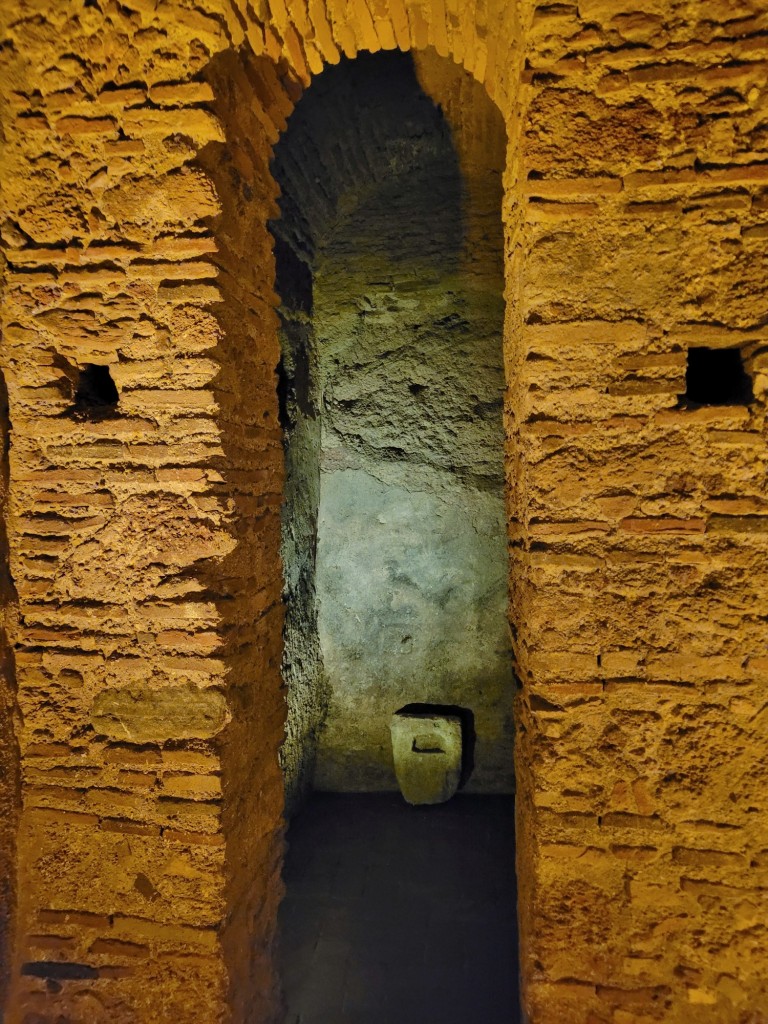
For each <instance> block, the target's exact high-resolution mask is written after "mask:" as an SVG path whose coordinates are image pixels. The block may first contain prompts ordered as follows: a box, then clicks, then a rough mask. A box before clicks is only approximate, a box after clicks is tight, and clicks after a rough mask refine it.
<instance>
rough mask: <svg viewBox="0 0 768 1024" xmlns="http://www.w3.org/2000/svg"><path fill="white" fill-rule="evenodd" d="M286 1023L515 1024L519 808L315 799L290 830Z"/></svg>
mask: <svg viewBox="0 0 768 1024" xmlns="http://www.w3.org/2000/svg"><path fill="white" fill-rule="evenodd" d="M288 842H289V850H288V855H287V858H286V864H285V881H286V888H287V894H286V898H285V900H284V902H283V905H282V908H281V912H280V925H281V935H282V948H281V962H282V977H283V984H284V989H285V996H286V1001H287V1004H288V1014H287V1017H286V1022H287V1024H515V1022H517V1021H518V1019H519V1018H518V1009H517V929H516V921H515V906H516V904H515V878H514V828H513V801H512V799H511V798H509V797H491V796H487V797H471V796H462V795H459V796H456V797H454V799H453V800H451V801H450V802H448V803H446V804H442V805H440V806H437V807H409V806H408V805H407V804H406V803H405V802H404V801H403V799H402V797H400V796H399V795H394V794H392V795H390V794H382V795H379V794H376V795H366V796H347V795H341V794H338V795H337V794H332V795H331V794H323V795H318V796H315V797H313V799H312V800H311V801H310V802H309V804H308V805H307V806H306V807H305V808H304V809H303V810H302V811H301V813H300V814H299V815H298V816H297V817H296V818H295V819H294V821H293V823H292V825H291V828H290V830H289V833H288Z"/></svg>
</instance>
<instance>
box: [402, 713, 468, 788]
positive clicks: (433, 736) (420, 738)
mask: <svg viewBox="0 0 768 1024" xmlns="http://www.w3.org/2000/svg"><path fill="white" fill-rule="evenodd" d="M390 731H391V733H392V754H393V756H394V761H395V775H396V776H397V783H398V785H399V786H400V792H401V793H402V794H403V796H404V797H405V799H406V800H407V801H408V803H409V804H440V803H444V802H445V801H446V800H450V798H451V797H452V796H453V794H454V793H455V792H456V789H457V788H458V785H459V780H460V778H461V719H460V718H459V717H458V715H436V714H433V713H431V712H406V713H401V712H398V713H397V714H394V715H393V716H392V722H391V724H390Z"/></svg>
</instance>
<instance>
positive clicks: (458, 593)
mask: <svg viewBox="0 0 768 1024" xmlns="http://www.w3.org/2000/svg"><path fill="white" fill-rule="evenodd" d="M433 146H434V147H435V148H436V152H435V154H434V156H432V155H430V156H429V158H428V159H424V160H423V162H421V164H420V165H419V166H417V167H416V168H415V169H414V170H413V171H411V173H410V175H409V177H408V178H407V179H405V180H403V179H396V180H395V181H394V182H392V183H390V184H388V185H387V186H382V188H381V189H380V190H379V192H378V194H377V195H376V196H375V198H372V199H371V200H369V201H368V202H366V203H365V204H363V205H361V206H360V207H359V208H358V209H356V210H355V211H354V214H352V215H350V216H349V217H348V218H347V219H346V220H345V221H344V222H343V223H342V224H340V225H339V226H338V227H337V229H336V232H335V233H334V235H333V237H332V239H331V241H330V242H329V243H328V244H327V246H326V247H324V248H323V251H322V253H321V254H320V257H319V258H318V263H317V277H316V286H315V332H316V336H317V348H318V352H319V354H320V360H319V375H320V391H321V394H322V405H323V417H322V451H321V455H320V458H321V462H322V474H321V489H320V513H319V528H318V566H317V587H318V601H319V615H318V626H319V632H320V645H321V650H322V654H323V664H324V668H325V672H326V674H327V677H328V682H329V687H330V691H331V695H330V706H329V711H328V715H327V718H326V721H325V725H324V728H323V731H322V733H321V738H320V747H319V752H318V763H317V774H316V784H317V785H318V786H319V787H320V788H326V789H342V790H357V789H391V788H392V787H393V786H394V785H395V783H394V769H393V765H392V758H391V746H390V741H389V719H390V716H391V715H392V713H393V712H394V711H396V710H397V709H398V708H399V707H402V706H403V705H405V704H408V703H411V702H413V701H422V702H429V703H436V704H441V703H442V704H455V705H459V706H461V707H464V708H467V709H469V710H471V712H472V713H473V715H474V725H475V730H476V734H477V743H476V747H475V752H474V753H475V756H474V764H475V767H474V772H473V774H472V777H471V779H470V783H469V786H470V788H473V789H477V790H481V791H489V790H490V791H503V790H505V789H506V790H509V789H510V788H511V784H512V736H511V733H512V729H511V715H510V708H511V702H512V693H513V677H512V666H511V659H510V652H509V640H508V635H507V626H506V604H507V596H506V586H507V584H506V575H507V570H506V536H505V532H506V531H505V523H504V502H503V491H502V453H503V431H502V423H501V399H502V393H503V388H504V377H503V367H502V362H501V337H500V335H501V324H502V322H503V300H502V295H501V280H500V278H501V274H500V269H501V267H500V262H501V261H500V255H501V254H500V251H498V250H497V253H496V268H497V273H496V274H495V275H494V273H493V269H494V268H493V265H492V261H493V252H492V246H486V249H490V250H491V251H490V252H487V253H486V255H487V258H488V260H489V262H490V263H491V266H490V267H489V266H487V265H486V266H483V267H482V271H483V272H478V273H476V274H474V275H473V274H472V273H470V272H467V270H466V268H465V267H463V266H462V252H463V243H464V238H463V225H462V219H463V218H464V217H466V212H467V211H466V210H465V208H464V199H463V196H462V192H463V191H464V189H463V188H462V182H461V180H460V176H459V170H458V166H457V161H456V157H455V155H454V150H453V146H452V143H451V140H450V135H449V134H448V133H447V131H445V130H443V131H442V132H441V133H440V134H436V137H435V140H434V141H433ZM496 181H497V182H498V176H497V178H496ZM497 195H498V193H497ZM499 198H500V197H499ZM496 237H497V238H498V239H499V242H500V221H499V220H497V225H496Z"/></svg>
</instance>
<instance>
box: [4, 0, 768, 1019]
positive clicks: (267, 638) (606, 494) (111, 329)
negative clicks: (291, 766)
mask: <svg viewBox="0 0 768 1024" xmlns="http://www.w3.org/2000/svg"><path fill="white" fill-rule="evenodd" d="M0 32H1V33H2V54H3V57H2V67H0V89H1V90H2V96H3V100H4V102H3V108H2V118H3V131H4V135H5V138H6V145H5V149H4V154H3V161H4V166H3V200H2V202H3V225H2V245H3V254H4V259H5V262H4V264H3V268H2V274H3V295H2V317H3V348H2V361H3V369H4V372H5V374H6V380H7V384H8V392H9V403H10V409H11V416H10V419H11V423H12V424H13V439H12V449H11V460H10V488H11V494H12V508H13V513H12V515H11V516H10V518H9V521H8V536H9V550H10V556H11V557H10V561H11V571H12V576H13V581H14V584H15V587H16V590H17V593H18V598H19V604H20V615H19V619H18V621H17V622H16V621H14V622H13V624H12V627H11V636H10V639H11V642H12V644H13V645H14V648H15V650H16V676H17V686H18V701H19V705H20V708H21V711H22V722H21V725H20V727H19V729H18V730H17V740H18V742H19V748H20V755H21V764H22V773H23V778H22V783H23V788H22V799H23V806H22V809H21V817H20V828H19V832H18V860H19V871H18V879H19V897H18V915H17V927H16V933H15V939H14V951H13V955H12V957H11V993H10V996H9V999H8V1001H7V1011H6V1017H7V1019H8V1020H9V1021H11V1022H12V1024H18V1022H21V1021H24V1020H25V1019H26V1021H30V1020H36V1021H40V1022H43V1021H44V1022H45V1024H50V1022H52V1021H57V1020H61V1019H62V1018H63V1019H68V1020H70V1021H73V1022H77V1024H101V1022H106V1021H110V1022H118V1024H122V1022H126V1024H128V1022H130V1024H135V1022H136V1021H147V1022H150V1021H152V1022H155V1021H157V1020H158V1019H160V1020H163V1019H165V1020H171V1019H173V1020H176V1021H184V1020H201V1019H210V1020H218V1019H222V1018H224V1019H226V1015H227V1014H228V1013H230V1014H231V1016H232V1018H233V1019H235V1020H246V1019H248V1016H247V1015H248V1014H250V1016H251V1017H252V1018H254V1019H259V1020H264V1021H268V1020H273V1019H279V1010H278V1004H277V995H276V991H275V986H274V979H273V978H272V976H271V974H270V967H269V964H270V957H269V953H270V943H271V935H272V931H273V928H274V908H275V905H276V901H277V899H278V898H279V860H280V851H281V843H282V835H281V814H282V797H281V794H280V793H279V788H278V787H279V775H278V772H277V750H278V747H279V745H280V742H281V740H282V736H283V727H284V726H283V723H284V710H283V709H282V706H281V705H282V694H281V690H280V685H281V684H280V673H279V667H280V665H279V661H280V636H281V630H282V615H281V613H280V610H279V604H280V602H279V597H280V588H281V582H280V566H279V560H278V557H277V552H278V545H279V506H280V501H281V491H282V486H281V472H280V462H281V436H282V434H281V429H280V424H279V422H278V418H277V414H278V409H277V402H276V398H275V393H274V392H275V386H274V385H275V381H274V367H275V366H276V364H277V361H278V356H279V349H278V340H277V333H278V320H277V316H276V315H275V312H274V310H275V307H276V305H277V302H278V299H277V297H276V296H275V295H274V293H273V289H272V283H273V280H274V264H273V259H272V255H271V247H272V241H271V239H270V238H269V237H268V233H267V230H266V227H265V225H266V223H267V221H269V220H271V219H274V218H275V217H277V215H278V213H279V210H278V208H277V205H276V201H275V196H276V189H275V187H274V182H273V181H272V178H271V175H270V172H269V167H268V164H269V158H270V153H271V150H272V147H273V146H274V145H275V143H276V142H277V139H278V137H279V135H280V133H281V132H282V131H284V130H285V128H286V124H287V117H288V116H289V115H290V113H291V111H292V110H293V108H294V106H295V104H296V102H297V101H298V99H299V97H300V95H301V94H302V91H303V90H304V88H305V87H306V86H307V85H308V84H309V81H310V78H311V76H316V75H319V72H320V71H321V69H322V67H323V66H324V64H326V63H333V62H335V61H336V60H337V59H338V58H339V55H340V54H341V53H344V54H346V55H347V56H354V55H355V54H356V53H357V52H358V51H359V50H378V49H381V48H384V49H392V48H394V47H396V46H398V47H400V48H402V49H403V50H409V49H414V50H416V51H421V50H423V49H424V48H425V47H426V46H428V45H433V46H434V47H435V48H436V49H437V51H438V52H439V53H441V54H444V55H450V56H451V57H452V58H453V59H454V60H455V61H456V62H457V63H458V64H461V65H463V66H464V67H465V68H466V69H467V70H468V71H470V72H471V73H472V74H473V75H474V76H475V77H476V79H477V80H478V81H479V82H480V83H482V84H483V86H484V88H486V90H487V92H488V94H489V95H490V97H491V98H492V99H493V101H494V102H495V103H496V104H497V105H498V107H499V109H500V110H501V111H502V113H503V115H504V117H505V120H506V124H507V133H508V137H509V159H508V162H507V168H506V172H505V179H504V186H505V187H504V204H503V219H504V223H505V226H506V239H505V282H506V287H505V298H506V300H507V301H506V313H505V317H506V321H505V333H504V354H505V363H506V371H507V374H506V376H507V394H506V396H505V416H506V426H507V457H506V461H505V467H506V472H507V486H508V494H509V538H510V545H511V551H512V558H511V566H510V571H511V576H510V579H511V595H512V601H511V612H510V627H511V629H512V632H513V649H514V657H515V661H516V665H517V669H518V674H519V678H520V681H521V685H522V689H521V693H520V695H519V698H518V701H517V707H516V722H517V725H518V731H517V742H516V755H515V756H516V781H517V791H518V801H517V807H518V827H517V837H518V864H517V867H518V881H519V888H520V905H519V916H520V934H521V943H522V956H521V965H520V967H521V976H522V983H523V1001H524V1004H525V1007H526V1010H527V1012H528V1015H529V1018H530V1019H531V1020H533V1021H534V1022H535V1024H549V1022H553V1024H555V1022H559V1021H562V1020H573V1021H578V1022H584V1024H596V1022H597V1024H620V1022H622V1024H623V1022H630V1021H632V1022H633V1024H634V1022H637V1021H642V1022H643V1024H648V1022H649V1021H664V1022H665V1024H677V1022H680V1024H683V1022H685V1024H687V1022H688V1021H690V1020H691V1019H695V1020H696V1021H697V1024H699V1022H700V1024H745V1022H747V1021H750V1022H751V1021H755V1020H759V1018H760V1015H761V1014H762V1013H763V1012H764V1010H763V1008H764V1006H765V1005H766V991H767V990H768V964H766V958H765V954H764V950H765V948H766V941H765V927H766V926H765V914H764V912H763V907H764V900H765V890H766V884H767V883H766V870H767V868H766V860H765V850H766V848H767V847H768V840H767V839H766V829H765V821H766V813H765V812H766V808H765V799H766V796H765V794H766V792H767V789H766V785H765V765H766V759H765V750H766V746H767V745H768V740H767V737H766V732H767V728H766V718H765V700H764V689H765V682H766V671H767V667H766V664H765V654H764V646H765V594H766V585H767V583H768V581H766V579H765V565H766V557H765V556H766V549H767V548H768V531H767V530H766V528H765V526H766V518H767V517H766V514H765V510H766V507H767V504H766V490H765V472H764V463H765V451H766V437H765V425H764V409H765V389H766V381H767V380H768V374H766V355H765V351H766V342H767V341H768V338H766V330H765V323H766V321H768V317H767V316H766V310H765V299H764V287H763V282H764V280H765V272H766V259H767V257H766V246H767V243H766V211H768V191H767V190H768V172H767V171H766V152H768V149H767V146H768V143H767V142H766V130H765V123H766V70H765V69H766V52H767V50H766V37H767V36H768V23H767V21H766V12H765V10H764V5H763V4H762V3H759V2H758V0H727V2H726V0H713V2H712V3H708V4H706V5H701V4H697V3H692V2H688V0H649V2H648V3H644V4H643V5H642V7H641V8H640V9H638V5H637V4H636V3H629V2H628V0H581V2H580V3H579V4H578V5H575V4H570V3H564V4H557V5H534V4H533V3H529V2H527V0H521V2H519V3H504V4H496V3H489V4H485V5H480V4H474V3H462V2H459V0H445V2H444V3H443V2H440V3H437V2H435V3H420V2H416V0H383V2H381V3H379V2H378V0H376V2H375V3H374V2H371V3H370V4H369V3H360V2H358V0H350V2H346V0H328V2H327V3H319V2H318V3H315V2H314V0H312V2H311V3H309V4H308V5H306V6H304V5H303V4H294V3H293V2H291V3H290V4H289V5H287V6H283V5H275V6H274V8H272V7H271V6H270V7H267V5H263V6H260V7H259V8H258V10H257V9H256V8H255V7H254V6H253V5H249V4H245V3H243V2H241V0H201V2H198V3H195V4H192V3H186V2H184V0H166V2H163V3H160V4H156V3H154V2H153V3H147V2H145V0H130V2H128V3H123V4H117V3H113V2H112V0H99V3H92V2H90V0H89V3H87V4H82V3H79V2H78V3H75V2H74V0H72V2H70V0H65V2H62V3H56V4H53V3H45V2H36V3H32V2H31V0H29V2H28V0H16V2H14V3H13V4H5V5H3V7H2V10H0ZM224 54H228V55H229V56H228V58H227V60H228V61H229V65H228V67H227V69H226V70H227V74H226V75H224V76H222V77H221V78H216V77H215V76H214V77H213V78H212V80H211V81H210V82H209V81H208V80H207V79H206V72H205V69H206V68H209V67H210V66H211V64H212V62H213V61H214V60H215V59H216V57H217V55H224ZM225 63H226V62H225ZM217 111H218V115H217V113H216V112H217ZM227 111H229V114H227ZM246 112H247V113H248V119H247V120H246V119H245V114H246ZM241 119H243V120H242V122H241ZM241 123H242V124H243V125H247V129H246V130H241V128H240V124H241ZM211 144H215V145H218V146H220V147H222V148H221V149H219V150H217V151H216V154H209V155H210V156H212V157H215V159H214V165H213V166H211V164H210V163H209V164H208V165H207V166H208V170H206V169H205V168H204V167H200V166H199V164H198V162H197V161H198V157H199V155H200V154H201V152H202V151H204V150H205V148H206V146H209V145H211ZM203 163H204V164H205V161H203ZM212 176H213V178H216V180H217V186H216V189H217V190H218V192H219V193H220V194H219V195H217V193H216V190H215V189H214V187H213V186H212V184H211V182H212ZM224 206H228V207H229V215H228V219H227V216H226V214H225V211H224ZM220 217H224V221H226V223H227V230H223V229H222V223H223V222H222V221H220V220H219V218H220ZM240 223H243V225H244V226H246V227H247V226H248V225H252V226H253V232H255V237H256V239H257V241H258V245H257V246H256V254H255V257H254V258H252V259H250V260H243V259H242V258H240V256H241V254H242V253H243V252H245V251H246V250H247V251H250V252H251V253H253V252H254V249H253V248H252V245H253V243H252V241H247V239H246V238H245V237H243V236H242V235H238V224H240ZM217 232H218V235H217ZM249 247H251V248H249ZM226 294H229V295H233V294H234V295H235V296H236V297H237V298H238V300H239V302H240V305H239V306H238V307H237V308H238V316H237V318H236V319H235V320H234V321H233V320H232V319H230V321H229V322H227V321H226V320H225V321H224V323H223V324H222V323H220V322H219V320H218V319H217V317H216V315H215V313H216V308H217V305H218V304H219V303H220V301H221V298H222V296H223V295H226ZM230 335H231V336H232V342H231V344H230ZM238 339H239V340H238ZM702 345H708V346H722V347H738V348H740V349H741V350H742V351H743V354H744V360H745V363H746V364H747V366H748V368H749V371H750V374H751V377H752V383H753V389H754V395H755V400H754V402H753V403H752V404H751V405H749V406H744V405H740V406H733V405H732V406H721V407H703V408H700V409H692V408H686V407H684V406H681V405H680V403H679V402H678V395H679V394H681V393H683V392H684V390H685V380H684V378H685V362H686V356H687V349H688V348H689V347H699V346H702ZM238 350H239V351H240V357H241V358H243V357H245V356H246V354H247V353H249V352H252V353H255V357H254V363H253V364H252V365H251V366H250V369H249V371H248V373H247V374H246V375H245V377H244V378H243V379H242V380H240V378H239V377H238V375H237V374H236V373H233V372H232V369H231V368H232V365H233V355H234V353H235V352H237V351H238ZM257 357H258V358H257ZM62 359H63V360H65V363H62V361H61V360H62ZM88 363H91V364H96V365H109V366H110V368H111V370H112V372H113V375H114V377H115V380H116V383H117V386H118V389H119V391H120V407H121V414H120V415H119V416H117V417H113V418H105V419H101V420H83V421H77V420H75V419H72V418H66V417H63V416H62V415H61V414H62V413H64V412H66V410H67V409H69V408H70V406H71V402H72V396H71V391H70V390H69V387H70V384H68V381H69V377H68V372H69V373H71V372H72V367H73V366H75V367H80V366H84V365H85V364H88ZM235 365H236V364H235ZM67 368H68V372H67ZM225 368H228V370H226V371H225ZM221 372H223V373H224V376H223V378H222V381H221V386H220V385H219V383H218V380H219V378H218V375H219V373H221ZM227 373H228V374H229V376H227ZM70 383H71V382H70ZM239 389H241V390H239ZM249 390H250V391H252V393H253V398H252V399H251V404H250V405H248V403H247V402H242V401H241V399H245V397H246V395H247V393H248V391H249ZM246 409H248V414H247V415H246V413H245V410H246ZM225 449H226V450H225ZM238 451H239V452H240V453H241V454H242V456H243V462H242V463H237V462H236V460H235V459H234V456H235V454H236V453H237V452H238ZM246 463H249V465H246ZM228 466H230V467H234V466H236V468H235V469H234V470H233V471H232V472H230V473H229V474H227V473H226V472H225V471H226V470H227V467H228ZM248 523H251V524H255V525H253V527H252V528H251V527H248ZM248 529H250V536H247V530H248ZM244 535H246V536H244ZM241 543H242V545H243V546H240V545H241ZM240 554H242V555H243V556H244V557H243V558H240V557H239V555H240ZM201 563H204V564H201ZM222 565H223V568H221V567H222ZM220 569H221V571H219V570H220ZM238 573H239V574H240V577H239V578H240V579H241V580H251V581H252V580H254V579H255V580H257V581H258V584H257V585H256V586H255V587H251V589H250V591H248V588H240V589H239V591H238V595H237V596H236V597H235V598H233V597H232V595H231V593H230V588H229V584H227V585H226V586H224V585H222V583H221V580H222V579H223V578H226V579H227V580H230V581H231V580H234V579H236V578H237V574H238ZM233 602H234V603H233ZM259 602H261V605H259ZM259 607H261V608H262V610H263V614H260V613H259V612H258V608H259ZM238 609H240V610H242V612H243V615H244V616H245V617H246V618H247V621H248V622H249V623H250V624H251V625H250V626H249V634H248V635H249V642H248V644H246V645H245V647H244V648H242V649H240V648H239V647H238V643H237V637H238V629H239V626H238V625H237V622H238V617H239V615H240V612H239V611H238ZM247 609H248V610H247ZM256 622H260V623H261V626H260V630H261V631H260V632H256V633H254V631H253V629H252V627H253V624H254V623H256ZM220 655H221V656H220ZM241 655H242V656H241ZM230 682H231V684H232V685H231V686H230ZM115 690H117V691H120V693H121V697H120V699H118V697H117V695H116V694H114V693H110V694H109V697H108V698H106V700H107V710H109V702H110V701H115V700H117V703H112V706H111V711H112V712H115V711H117V712H119V714H118V716H117V717H118V718H119V719H120V720H121V721H122V722H124V723H126V722H130V729H129V731H128V732H126V730H125V729H123V730H122V732H121V734H120V735H119V736H118V735H117V734H113V735H110V734H109V733H108V732H105V731H102V725H101V724H100V723H102V722H103V721H104V720H103V719H102V718H101V716H96V720H94V715H93V713H92V712H93V706H94V703H95V701H96V699H97V697H98V696H99V694H101V693H102V692H104V691H115ZM122 698H125V700H123V699H122ZM103 700H105V698H102V701H103ZM246 702H247V709H246V711H247V713H245V714H243V710H244V704H245V703H246ZM169 708H170V709H172V710H173V711H174V712H178V714H176V713H175V714H169V710H168V709H169ZM232 712H237V718H238V721H239V722H241V723H243V725H242V726H241V727H240V731H235V732H233V738H235V739H236V741H237V742H236V743H235V744H232V745H230V746H229V747H228V746H227V744H226V743H225V742H224V737H219V733H220V731H223V730H224V729H225V728H226V726H227V720H228V718H229V716H230V715H231V713H232ZM111 717H112V720H113V721H114V720H115V716H114V714H113V715H112V716H111ZM106 718H107V719H109V718H110V716H106ZM179 718H181V719H182V722H181V723H179V724H177V727H176V728H177V729H178V730H179V731H178V732H176V734H175V736H173V737H169V736H168V733H167V730H166V729H165V728H164V725H165V723H166V722H167V721H168V720H169V719H171V720H176V721H177V722H178V720H179ZM231 720H233V719H230V721H231ZM139 722H143V723H144V726H143V728H145V729H147V730H148V731H143V732H142V731H140V730H139V725H138V723H139ZM105 724H106V723H105ZM243 727H247V730H248V731H249V732H250V734H251V735H252V736H253V737H254V738H257V740H256V741H255V742H254V744H253V746H252V747H248V746H245V747H244V746H242V742H243ZM201 732H202V733H203V735H200V733H201ZM211 733H214V735H211ZM140 737H141V738H140ZM249 751H254V752H258V756H254V757H253V758H251V757H250V755H249ZM236 755H237V756H236ZM238 757H239V760H238ZM222 780H226V782H225V784H224V785H223V786H222ZM251 811H252V812H253V813H254V814H256V817H254V818H253V819H252V820H253V821H254V822H257V825H256V827H255V828H249V827H248V820H249V819H248V818H245V819H244V818H243V814H247V813H248V812H251ZM238 816H239V818H238ZM236 911H237V912H236ZM230 924H232V927H229V926H230ZM254 957H256V963H257V964H258V970H253V969H252V968H253V958H254ZM230 986H231V987H230ZM228 1007H234V1009H233V1010H231V1011H230V1010H229V1009H228Z"/></svg>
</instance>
